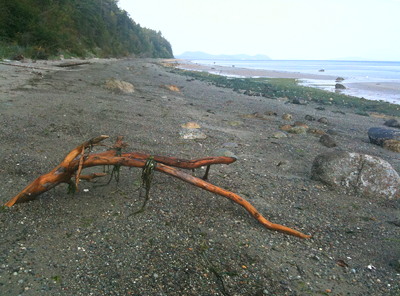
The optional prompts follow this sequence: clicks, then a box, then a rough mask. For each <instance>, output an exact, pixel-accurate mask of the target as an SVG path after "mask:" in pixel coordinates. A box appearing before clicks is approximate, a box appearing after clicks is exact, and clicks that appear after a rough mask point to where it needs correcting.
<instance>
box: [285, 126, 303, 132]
mask: <svg viewBox="0 0 400 296" xmlns="http://www.w3.org/2000/svg"><path fill="white" fill-rule="evenodd" d="M306 132H307V129H306V128H304V127H302V126H292V127H291V129H289V130H288V133H291V134H304V133H306Z"/></svg>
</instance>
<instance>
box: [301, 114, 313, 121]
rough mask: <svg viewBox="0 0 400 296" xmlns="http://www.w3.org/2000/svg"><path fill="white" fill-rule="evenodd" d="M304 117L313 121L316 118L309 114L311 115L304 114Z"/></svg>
mask: <svg viewBox="0 0 400 296" xmlns="http://www.w3.org/2000/svg"><path fill="white" fill-rule="evenodd" d="M304 119H305V120H308V121H315V120H316V119H315V117H314V116H311V115H306V116H305V117H304Z"/></svg>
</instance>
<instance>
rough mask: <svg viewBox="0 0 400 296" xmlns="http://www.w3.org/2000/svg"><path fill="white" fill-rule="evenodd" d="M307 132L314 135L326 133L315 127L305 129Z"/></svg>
mask: <svg viewBox="0 0 400 296" xmlns="http://www.w3.org/2000/svg"><path fill="white" fill-rule="evenodd" d="M307 133H309V134H313V135H315V136H322V135H325V134H326V133H325V132H324V131H323V130H320V129H316V128H310V129H308V130H307Z"/></svg>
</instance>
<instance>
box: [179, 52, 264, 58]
mask: <svg viewBox="0 0 400 296" xmlns="http://www.w3.org/2000/svg"><path fill="white" fill-rule="evenodd" d="M175 57H176V58H177V59H185V60H270V59H271V58H270V57H269V56H266V55H262V54H257V55H253V56H252V55H247V54H235V55H225V54H220V55H213V54H208V53H205V52H201V51H187V52H185V53H183V54H181V55H177V56H175Z"/></svg>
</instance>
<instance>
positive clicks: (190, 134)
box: [179, 129, 207, 140]
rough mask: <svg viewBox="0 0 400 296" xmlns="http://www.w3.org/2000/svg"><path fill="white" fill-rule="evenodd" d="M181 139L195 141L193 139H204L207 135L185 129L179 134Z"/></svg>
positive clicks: (195, 130) (196, 130)
mask: <svg viewBox="0 0 400 296" xmlns="http://www.w3.org/2000/svg"><path fill="white" fill-rule="evenodd" d="M179 135H180V137H181V138H182V139H185V140H195V139H200V140H203V139H206V138H207V135H206V134H205V133H203V132H201V131H200V130H198V129H185V130H182V131H180V132H179Z"/></svg>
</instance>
